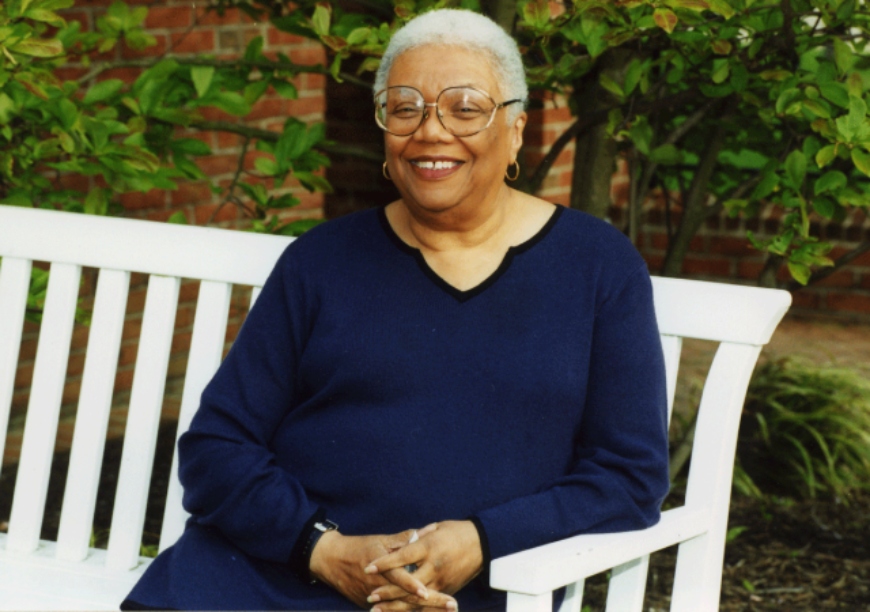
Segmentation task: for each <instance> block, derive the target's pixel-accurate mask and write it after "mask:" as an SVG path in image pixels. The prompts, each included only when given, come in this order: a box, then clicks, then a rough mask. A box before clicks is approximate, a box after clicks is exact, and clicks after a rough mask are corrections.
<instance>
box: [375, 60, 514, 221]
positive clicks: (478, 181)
mask: <svg viewBox="0 0 870 612" xmlns="http://www.w3.org/2000/svg"><path fill="white" fill-rule="evenodd" d="M387 85H388V86H389V87H393V86H397V85H405V86H409V87H413V88H415V89H418V90H419V91H420V92H422V94H423V97H424V99H425V101H426V102H427V103H433V102H435V99H436V98H437V97H438V94H439V93H441V91H443V90H444V89H446V88H448V87H457V86H470V87H474V88H475V89H479V90H481V91H484V92H486V93H488V94H489V95H490V97H491V98H492V99H493V100H494V101H495V102H496V103H501V102H504V101H505V97H504V94H503V92H502V91H501V89H500V87H499V83H498V79H497V77H496V76H495V74H494V73H493V71H492V69H491V67H490V61H489V60H488V58H487V57H486V56H485V55H483V54H482V53H480V52H479V51H472V50H468V49H465V48H462V47H456V46H446V45H426V46H423V47H417V48H415V49H411V50H409V51H406V52H404V53H403V54H402V55H400V56H399V57H397V58H396V59H395V60H394V62H393V66H392V68H391V69H390V75H389V80H388V82H387ZM509 108H510V107H506V108H502V109H500V110H498V111H496V114H495V117H494V118H493V121H492V124H491V125H490V126H489V127H488V128H487V129H485V130H483V131H482V132H479V133H477V134H474V135H473V136H466V137H463V138H459V137H457V136H454V135H453V134H451V133H450V132H448V131H447V130H446V129H444V126H443V125H441V122H440V121H438V117H437V116H436V114H435V108H434V107H428V109H429V116H428V117H427V118H426V120H425V121H424V122H423V124H422V125H421V126H420V127H419V128H418V129H417V131H416V132H414V133H413V134H411V135H410V136H394V135H392V134H389V133H386V134H385V143H386V154H387V164H388V166H389V170H390V175H391V177H392V179H393V182H394V183H395V184H396V187H397V188H398V190H399V192H400V193H401V194H402V198H403V200H404V201H405V204H406V205H408V206H409V207H411V208H418V209H422V210H425V211H428V212H430V213H435V212H442V211H447V210H456V211H465V212H466V214H468V213H470V212H473V211H474V210H475V209H477V208H479V207H480V206H481V205H483V204H484V203H490V204H492V203H495V202H496V201H497V196H498V194H499V192H500V190H501V189H502V187H503V185H504V174H505V170H506V169H507V167H508V165H510V164H511V163H512V162H513V161H514V160H515V159H516V156H517V152H518V151H519V148H520V145H522V131H523V127H524V126H525V120H526V115H525V113H522V114H520V116H519V117H517V119H516V120H514V121H511V122H510V124H508V122H507V119H506V117H505V113H506V112H508V109H509Z"/></svg>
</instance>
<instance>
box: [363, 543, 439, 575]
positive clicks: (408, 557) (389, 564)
mask: <svg viewBox="0 0 870 612" xmlns="http://www.w3.org/2000/svg"><path fill="white" fill-rule="evenodd" d="M426 550H427V547H426V546H423V545H421V544H419V543H414V544H408V545H407V546H405V547H404V548H401V549H399V550H395V551H393V552H390V553H387V554H386V555H383V556H381V557H378V558H377V559H375V560H374V561H372V562H371V563H369V564H368V565H367V566H366V568H365V570H363V571H365V573H366V574H378V573H384V572H386V571H389V570H392V569H396V568H397V567H405V566H406V565H419V564H420V562H421V561H422V560H423V559H424V558H425V556H426Z"/></svg>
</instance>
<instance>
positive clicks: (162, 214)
mask: <svg viewBox="0 0 870 612" xmlns="http://www.w3.org/2000/svg"><path fill="white" fill-rule="evenodd" d="M177 212H183V213H185V215H186V216H187V218H188V220H189V219H190V215H189V214H188V213H187V212H186V211H184V210H181V211H178V210H172V209H169V208H167V209H165V210H153V211H149V212H148V213H147V214H145V215H142V216H140V217H139V218H141V219H148V220H149V221H159V222H161V223H164V222H166V221H168V220H169V217H171V216H172V215H174V214H175V213H177Z"/></svg>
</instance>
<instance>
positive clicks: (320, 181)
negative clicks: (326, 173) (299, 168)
mask: <svg viewBox="0 0 870 612" xmlns="http://www.w3.org/2000/svg"><path fill="white" fill-rule="evenodd" d="M293 176H294V177H295V178H296V180H298V181H299V182H300V183H302V186H303V187H305V188H306V189H307V190H308V191H312V192H313V191H320V192H323V193H332V185H330V184H329V181H327V180H326V179H325V178H323V177H322V176H318V175H316V174H312V173H311V172H294V173H293Z"/></svg>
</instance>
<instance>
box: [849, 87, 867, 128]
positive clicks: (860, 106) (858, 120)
mask: <svg viewBox="0 0 870 612" xmlns="http://www.w3.org/2000/svg"><path fill="white" fill-rule="evenodd" d="M847 117H848V122H849V128H850V129H851V130H852V131H853V133H854V132H857V131H858V128H860V127H861V126H862V125H863V124H864V122H865V121H866V120H867V104H866V103H865V102H864V100H863V99H862V98H859V97H858V96H849V114H848V115H847Z"/></svg>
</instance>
